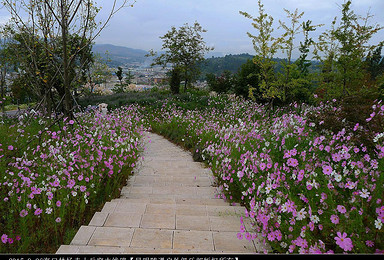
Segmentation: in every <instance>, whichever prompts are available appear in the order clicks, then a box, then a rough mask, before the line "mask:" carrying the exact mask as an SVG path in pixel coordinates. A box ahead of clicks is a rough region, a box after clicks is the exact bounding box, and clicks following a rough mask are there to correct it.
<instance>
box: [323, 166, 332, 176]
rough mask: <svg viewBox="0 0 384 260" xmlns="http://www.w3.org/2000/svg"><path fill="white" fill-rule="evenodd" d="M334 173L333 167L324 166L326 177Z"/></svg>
mask: <svg viewBox="0 0 384 260" xmlns="http://www.w3.org/2000/svg"><path fill="white" fill-rule="evenodd" d="M332 171H333V169H332V167H331V166H329V165H324V166H323V173H324V174H325V175H330V174H331V173H332Z"/></svg>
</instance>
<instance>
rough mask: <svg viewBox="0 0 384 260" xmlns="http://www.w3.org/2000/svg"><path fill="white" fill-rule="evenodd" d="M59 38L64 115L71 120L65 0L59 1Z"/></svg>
mask: <svg viewBox="0 0 384 260" xmlns="http://www.w3.org/2000/svg"><path fill="white" fill-rule="evenodd" d="M61 15H62V18H61V36H62V41H63V84H64V86H63V87H64V106H63V107H64V115H65V117H68V119H73V112H72V102H71V91H70V84H71V82H70V80H69V61H68V48H67V41H68V38H67V37H68V20H67V15H68V14H67V4H66V0H61Z"/></svg>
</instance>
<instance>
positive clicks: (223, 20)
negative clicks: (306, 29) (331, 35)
mask: <svg viewBox="0 0 384 260" xmlns="http://www.w3.org/2000/svg"><path fill="white" fill-rule="evenodd" d="M118 1H122V0H118ZM262 2H263V4H264V8H265V11H266V13H267V14H269V15H272V16H273V18H274V26H275V28H277V27H278V20H285V21H286V14H285V12H284V8H286V9H288V10H290V11H294V10H295V9H296V8H298V9H299V11H304V12H305V14H304V17H303V21H304V20H308V19H310V20H312V21H313V24H325V26H324V27H321V28H319V29H318V30H317V31H316V32H315V33H313V34H312V37H313V38H314V39H317V36H318V35H319V33H321V32H323V31H324V30H326V29H327V28H329V25H330V23H331V21H332V20H333V18H334V17H335V16H337V17H340V7H341V4H342V3H344V0H263V1H262ZM96 3H97V5H98V6H102V7H103V8H102V11H101V13H100V14H99V16H98V17H99V18H104V17H106V13H107V11H108V10H110V8H111V5H112V0H96ZM352 3H353V4H352V9H353V10H354V11H355V12H356V13H357V14H360V15H366V13H367V12H368V11H369V10H370V12H371V14H373V15H374V19H373V20H372V22H373V23H378V24H380V25H382V26H384V14H383V11H384V0H353V1H352ZM239 11H245V12H248V13H249V14H251V15H253V16H257V14H258V6H257V0H137V2H136V3H135V5H134V7H132V8H124V9H122V10H121V11H120V12H118V13H117V14H116V15H115V16H114V17H113V18H112V20H111V21H110V23H109V25H108V27H107V28H105V29H104V31H103V32H102V34H101V35H100V36H99V37H98V38H97V39H96V43H111V44H114V45H120V46H126V47H130V48H136V49H143V50H149V49H154V50H160V49H161V44H162V41H161V39H160V38H159V37H160V36H162V35H164V34H165V33H166V32H167V31H168V30H170V28H171V27H172V26H175V27H180V26H182V25H183V24H185V23H188V24H190V25H192V24H193V23H194V22H195V21H197V22H199V23H200V24H201V25H202V27H203V28H204V29H206V30H207V32H206V33H204V34H203V37H204V39H205V41H206V43H207V44H208V45H209V46H213V47H215V52H222V53H223V54H239V53H249V54H252V55H253V54H254V50H253V46H252V42H251V40H250V39H249V37H248V36H247V34H246V33H247V32H251V33H252V32H253V33H255V34H256V32H255V30H254V29H253V27H252V25H251V20H249V19H247V18H245V17H244V16H242V15H240V14H239ZM6 19H7V14H6V13H5V11H4V10H1V12H0V23H2V22H3V21H4V20H6ZM275 33H276V36H278V35H279V33H281V31H279V30H275ZM380 40H384V30H381V31H380V32H379V33H378V34H377V35H376V36H375V37H374V39H373V41H372V43H377V42H379V41H380ZM299 41H300V39H298V40H297V42H296V44H297V45H298V44H299Z"/></svg>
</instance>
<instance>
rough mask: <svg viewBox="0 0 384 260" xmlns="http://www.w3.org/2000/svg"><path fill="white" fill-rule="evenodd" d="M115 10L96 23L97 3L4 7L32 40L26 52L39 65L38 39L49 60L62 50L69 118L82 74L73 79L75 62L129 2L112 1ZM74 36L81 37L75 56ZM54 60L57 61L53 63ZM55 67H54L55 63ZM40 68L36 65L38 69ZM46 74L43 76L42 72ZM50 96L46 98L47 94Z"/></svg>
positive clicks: (62, 0)
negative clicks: (77, 84)
mask: <svg viewBox="0 0 384 260" xmlns="http://www.w3.org/2000/svg"><path fill="white" fill-rule="evenodd" d="M111 3H112V7H111V9H110V12H109V16H108V17H107V19H106V20H105V21H104V22H103V23H98V22H97V21H96V15H97V13H98V12H99V10H100V9H99V8H97V7H96V5H95V2H94V1H93V0H57V1H49V0H4V1H3V4H4V6H5V7H6V8H7V9H8V11H9V13H10V15H11V17H12V20H13V21H14V23H15V26H16V27H17V28H18V30H19V31H20V32H23V34H22V36H23V37H29V38H30V39H32V41H30V40H26V39H25V40H24V42H25V43H27V44H28V45H27V46H26V50H27V51H28V52H29V55H30V56H31V57H32V58H33V59H34V60H35V61H36V60H37V59H38V57H37V55H38V54H37V53H36V52H35V46H34V42H35V39H39V38H43V39H44V45H43V48H44V51H45V52H46V55H47V57H51V56H52V57H53V54H52V52H54V50H57V49H60V50H61V55H60V57H59V59H60V61H61V62H60V65H59V66H57V64H58V63H57V60H56V62H54V64H53V66H56V71H57V75H60V76H61V77H62V88H63V92H64V95H63V104H64V106H63V112H64V115H65V116H66V117H69V118H73V103H72V93H71V91H72V90H73V84H74V82H76V80H77V79H78V77H79V76H81V73H77V74H74V75H71V69H72V67H73V64H74V62H75V60H76V59H77V58H78V57H79V55H80V53H81V51H82V50H84V49H86V48H89V46H90V45H91V44H92V42H93V40H94V39H95V38H96V37H97V36H98V35H99V34H100V32H101V31H102V30H103V29H104V28H105V26H106V25H107V24H108V22H109V20H110V19H111V17H112V16H113V15H114V14H115V13H116V12H117V11H119V10H120V9H121V8H123V7H124V6H126V5H128V0H123V1H122V2H121V4H120V5H118V2H117V0H113V1H111ZM71 35H77V36H79V37H80V39H81V40H80V43H81V44H80V45H79V46H77V49H76V50H75V51H74V52H71V50H70V49H71ZM52 60H54V58H53V59H52ZM51 64H52V63H51ZM35 66H36V65H35ZM39 73H42V72H39ZM46 80H47V89H48V90H49V91H50V90H51V89H52V85H51V84H50V82H49V79H46ZM44 96H46V94H44Z"/></svg>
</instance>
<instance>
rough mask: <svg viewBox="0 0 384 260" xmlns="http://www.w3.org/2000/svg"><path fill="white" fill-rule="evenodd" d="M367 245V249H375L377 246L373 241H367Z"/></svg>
mask: <svg viewBox="0 0 384 260" xmlns="http://www.w3.org/2000/svg"><path fill="white" fill-rule="evenodd" d="M365 244H366V245H367V247H373V246H374V245H375V243H374V242H373V241H371V240H367V241H365Z"/></svg>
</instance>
